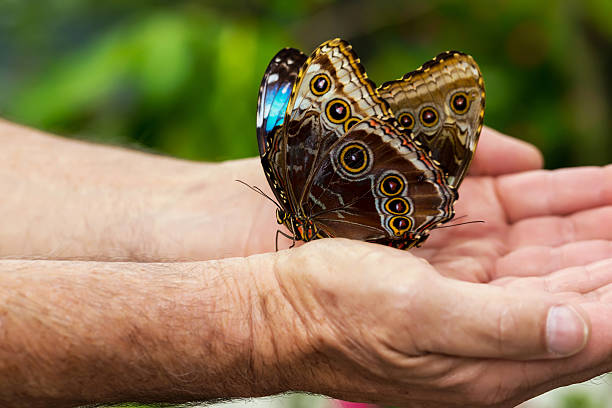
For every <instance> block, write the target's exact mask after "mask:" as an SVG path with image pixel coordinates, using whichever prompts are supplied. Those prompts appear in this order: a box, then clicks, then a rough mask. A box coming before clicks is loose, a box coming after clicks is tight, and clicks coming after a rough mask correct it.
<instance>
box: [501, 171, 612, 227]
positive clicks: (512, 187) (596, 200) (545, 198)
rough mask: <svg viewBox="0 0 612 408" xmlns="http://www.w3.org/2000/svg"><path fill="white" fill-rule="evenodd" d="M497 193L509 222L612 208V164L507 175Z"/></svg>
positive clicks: (502, 179)
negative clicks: (609, 206)
mask: <svg viewBox="0 0 612 408" xmlns="http://www.w3.org/2000/svg"><path fill="white" fill-rule="evenodd" d="M497 190H498V195H499V197H500V200H501V202H502V205H503V206H504V209H505V210H506V213H507V214H508V218H509V220H510V221H516V220H521V219H524V218H528V217H535V216H543V215H565V214H571V213H573V212H576V211H582V210H586V209H590V208H595V207H601V206H606V205H612V165H609V166H605V167H581V168H573V169H560V170H553V171H548V170H539V171H533V172H527V173H522V174H516V175H510V176H504V177H500V178H499V179H498V181H497Z"/></svg>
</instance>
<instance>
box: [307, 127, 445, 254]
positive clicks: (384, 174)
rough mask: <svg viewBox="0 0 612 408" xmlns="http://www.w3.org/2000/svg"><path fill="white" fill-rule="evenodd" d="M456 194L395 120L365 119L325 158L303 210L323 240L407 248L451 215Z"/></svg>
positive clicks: (334, 146)
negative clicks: (356, 240) (354, 240)
mask: <svg viewBox="0 0 612 408" xmlns="http://www.w3.org/2000/svg"><path fill="white" fill-rule="evenodd" d="M455 198H456V194H455V190H454V189H453V188H452V187H450V186H449V185H448V184H447V183H446V181H445V177H444V173H443V172H442V170H441V169H440V168H438V167H437V166H436V165H435V164H434V162H433V160H432V159H431V158H430V157H428V155H427V154H426V153H425V151H424V150H422V149H421V148H420V147H419V146H418V145H417V144H416V143H414V142H413V141H411V140H410V139H409V138H408V137H406V136H405V135H404V134H403V133H402V131H401V130H399V129H398V128H397V123H396V121H395V120H392V119H391V120H388V121H385V120H381V119H379V118H375V117H371V118H366V119H364V120H362V121H361V122H359V123H358V124H356V125H355V126H353V127H352V128H351V129H350V131H349V132H347V134H346V135H345V136H343V137H342V138H340V139H339V140H338V141H337V142H336V143H335V144H334V145H333V146H332V147H331V148H330V150H329V152H328V153H327V154H326V155H325V160H323V161H322V162H321V165H320V166H319V168H318V169H317V172H316V174H315V177H314V181H313V183H312V186H311V188H310V190H309V191H308V195H307V197H306V199H305V204H304V209H305V210H306V212H307V214H308V215H310V216H311V217H312V218H313V219H314V221H315V223H316V225H317V227H318V229H319V230H321V231H323V232H324V235H326V236H332V237H334V236H341V237H346V238H353V239H359V240H365V241H373V242H380V243H386V244H390V245H393V246H398V247H409V246H412V245H413V244H415V243H417V242H422V241H423V240H424V239H425V238H426V237H427V234H428V232H429V230H430V229H432V228H435V227H436V226H437V225H438V224H440V223H443V222H446V221H448V220H449V219H451V218H452V216H453V214H454V213H453V203H454V201H455Z"/></svg>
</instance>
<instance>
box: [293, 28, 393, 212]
mask: <svg viewBox="0 0 612 408" xmlns="http://www.w3.org/2000/svg"><path fill="white" fill-rule="evenodd" d="M369 116H378V117H384V116H392V113H391V112H390V110H389V108H388V104H387V102H385V101H384V100H383V99H381V98H380V96H379V95H378V93H377V92H376V89H375V85H374V84H373V83H372V82H371V81H370V80H369V79H368V78H367V76H366V74H365V70H364V68H363V66H362V65H361V64H360V63H359V58H358V57H357V55H356V54H355V53H354V51H353V50H352V48H351V46H350V45H349V44H348V43H347V42H345V41H343V40H340V39H335V40H330V41H327V42H325V43H323V44H322V45H321V46H319V47H318V48H317V49H316V50H315V51H314V52H313V54H312V55H311V56H310V57H309V58H308V60H307V61H306V63H305V64H304V65H303V66H302V69H301V70H300V73H299V75H298V79H297V83H296V85H295V87H294V88H293V92H292V94H291V98H290V100H289V108H288V110H287V116H286V117H285V125H284V126H285V129H284V132H285V133H284V139H283V141H284V144H283V148H284V151H285V155H284V168H285V171H286V179H287V180H289V181H290V186H289V189H288V190H289V195H290V197H291V200H292V201H293V202H295V203H298V211H301V205H302V203H303V202H304V200H305V197H306V195H307V193H308V191H309V188H310V184H311V183H312V180H313V177H314V173H313V170H314V169H316V168H318V167H319V164H320V163H321V161H323V160H325V159H326V156H325V152H327V151H328V150H329V147H330V146H331V145H332V144H334V143H335V142H336V141H337V140H338V139H339V138H341V137H342V136H343V135H344V134H345V133H346V132H347V131H348V130H349V129H350V128H351V127H352V126H353V125H354V124H356V123H357V122H359V121H360V120H362V119H364V118H366V117H369Z"/></svg>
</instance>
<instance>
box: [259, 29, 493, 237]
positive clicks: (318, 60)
mask: <svg viewBox="0 0 612 408" xmlns="http://www.w3.org/2000/svg"><path fill="white" fill-rule="evenodd" d="M445 61H446V65H445V63H444V62H445ZM428 64H429V65H428ZM428 64H425V65H424V66H423V67H421V68H420V69H419V70H417V71H414V72H412V73H410V74H407V76H408V75H411V76H410V77H409V78H408V77H407V76H405V77H404V78H403V79H400V80H397V81H392V82H388V83H386V84H384V85H383V86H382V87H381V88H379V89H376V87H375V85H374V84H373V83H372V82H371V81H370V80H369V79H368V78H367V76H366V74H365V70H364V68H363V66H362V65H361V64H360V63H359V58H357V56H356V55H355V53H354V52H353V51H352V48H351V46H350V45H349V44H348V43H346V42H345V41H343V40H340V39H335V40H331V41H328V42H326V43H324V44H322V45H321V46H320V47H318V48H317V49H316V50H315V51H314V52H313V54H312V55H311V56H310V57H308V58H306V56H305V55H304V54H302V53H301V52H300V51H298V50H294V49H284V50H281V51H280V52H279V53H278V54H277V55H276V56H275V57H274V58H273V59H272V61H271V62H270V65H269V66H268V69H267V70H266V73H265V75H264V78H263V80H262V85H261V88H260V94H259V101H258V112H257V137H258V142H259V149H260V156H261V161H262V166H263V169H264V173H265V174H266V177H267V179H268V182H269V184H270V187H271V189H272V191H273V193H274V195H275V198H276V200H277V201H278V206H279V208H278V210H277V214H276V215H277V222H278V223H279V224H284V225H285V226H286V227H287V228H288V229H289V231H290V233H291V234H292V237H293V239H294V240H302V241H310V240H313V239H317V238H324V237H346V238H352V239H359V240H364V241H370V242H377V243H381V244H386V245H391V246H394V247H398V248H410V247H412V246H414V245H417V244H420V243H422V242H423V241H424V240H425V239H426V238H427V236H428V234H429V231H430V230H431V229H433V228H435V227H436V226H437V225H439V224H441V223H444V222H447V221H448V220H450V219H451V218H452V217H453V215H454V210H453V204H454V202H455V200H456V199H457V192H456V190H457V188H458V186H459V184H460V183H461V181H462V179H463V177H464V175H465V172H466V171H467V167H468V166H469V162H470V161H471V157H472V154H473V151H474V149H475V146H476V141H477V139H478V134H479V132H480V128H481V126H482V114H483V111H482V109H483V108H484V90H483V88H482V79H481V78H480V73H479V71H478V68H477V66H476V65H475V63H474V62H473V60H472V59H471V57H468V56H466V55H464V54H461V53H456V52H452V53H446V54H440V56H438V57H437V59H436V60H434V62H431V63H428ZM434 74H435V75H434ZM434 77H435V78H434ZM432 78H434V79H435V80H434V79H432ZM432 81H433V82H432ZM432 84H433V85H432ZM289 89H290V95H288V94H289ZM283 110H284V112H283ZM281 112H282V113H281ZM415 117H416V118H415ZM406 118H409V119H412V121H413V123H407V120H406Z"/></svg>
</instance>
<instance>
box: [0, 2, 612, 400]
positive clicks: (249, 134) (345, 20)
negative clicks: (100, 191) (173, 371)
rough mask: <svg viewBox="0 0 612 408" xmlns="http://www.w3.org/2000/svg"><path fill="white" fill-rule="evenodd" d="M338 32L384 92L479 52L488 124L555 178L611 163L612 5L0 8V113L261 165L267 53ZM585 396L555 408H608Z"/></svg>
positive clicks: (81, 133)
mask: <svg viewBox="0 0 612 408" xmlns="http://www.w3.org/2000/svg"><path fill="white" fill-rule="evenodd" d="M334 37H342V38H344V39H346V40H348V41H350V42H351V43H352V44H353V47H354V49H355V50H356V52H357V53H358V55H359V56H360V57H361V59H362V62H363V64H364V65H365V67H366V69H367V70H368V73H369V76H370V77H371V78H372V80H374V81H375V82H376V83H378V84H380V83H382V82H384V81H387V80H390V79H394V78H397V77H399V76H401V75H403V74H404V73H405V72H407V71H411V70H413V69H414V68H416V67H418V66H419V65H421V64H422V63H423V62H425V61H426V60H428V59H430V58H431V57H433V56H435V55H436V54H437V53H439V52H441V51H444V50H447V49H457V50H461V51H464V52H467V53H470V54H472V55H473V56H474V57H475V59H476V60H477V61H478V63H479V64H480V67H481V70H482V72H483V75H484V78H485V83H486V88H487V104H486V114H485V122H486V124H488V125H489V126H492V127H494V128H497V129H499V130H501V131H504V132H506V133H508V134H512V135H514V136H517V137H519V138H521V139H524V140H527V141H530V142H532V143H534V144H536V145H537V146H538V147H539V148H541V149H542V150H543V151H544V155H545V158H546V166H547V167H548V168H556V167H561V166H572V165H583V164H598V165H601V164H606V163H610V162H612V141H611V139H612V138H611V137H610V136H611V131H612V119H611V118H612V1H610V0H585V1H580V0H565V1H552V0H539V1H534V0H514V1H446V0H433V1H393V0H387V1H381V0H379V1H371V0H357V1H341V0H307V1H296V2H292V1H284V0H273V1H267V2H266V1H263V0H251V1H247V0H235V1H229V0H226V1H195V0H191V1H190V0H174V1H161V0H157V1H155V0H149V1H144V0H130V1H125V0H106V1H93V0H39V1H34V0H0V89H1V92H0V116H1V117H4V118H7V119H9V120H12V121H15V122H18V123H23V124H26V125H29V126H33V127H36V128H39V129H44V130H47V131H50V132H53V133H57V134H61V135H65V136H69V137H75V138H80V139H87V140H94V141H97V142H102V143H112V144H119V145H124V146H128V147H135V148H139V149H145V150H151V151H155V152H161V153H165V154H169V155H172V156H177V157H183V158H188V159H197V160H225V159H232V158H239V157H246V156H254V155H256V154H257V144H256V140H255V108H256V101H257V91H258V87H259V82H260V80H261V76H262V75H263V72H264V70H265V68H266V66H267V64H268V62H269V60H270V58H271V57H272V56H273V55H274V54H275V53H276V51H278V50H279V49H280V48H282V47H286V46H291V47H297V48H300V49H302V50H303V51H304V52H306V53H310V52H311V51H312V50H313V49H314V47H316V46H317V45H318V44H320V43H321V42H323V41H325V40H327V39H330V38H334ZM606 389H607V388H606ZM608 394H609V391H605V393H602V395H608ZM590 395H594V394H593V393H592V392H590V390H589V392H587V393H576V392H574V393H573V394H571V395H570V396H568V397H567V398H565V399H563V400H562V401H563V402H560V401H556V402H555V403H553V405H550V406H564V407H604V406H605V407H608V406H609V404H610V402H609V398H607V397H601V398H600V399H599V400H595V399H593V398H595V397H591V396H590ZM296 398H297V397H296ZM296 398H293V399H292V400H291V401H293V402H288V403H286V404H285V405H284V406H293V407H298V406H302V405H300V404H301V403H299V399H296ZM598 398H599V397H598ZM296 401H298V402H296ZM543 404H544V405H534V406H538V407H539V406H542V407H548V406H549V405H546V403H543ZM307 405H308V406H313V405H312V403H311V402H308V404H307Z"/></svg>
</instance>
